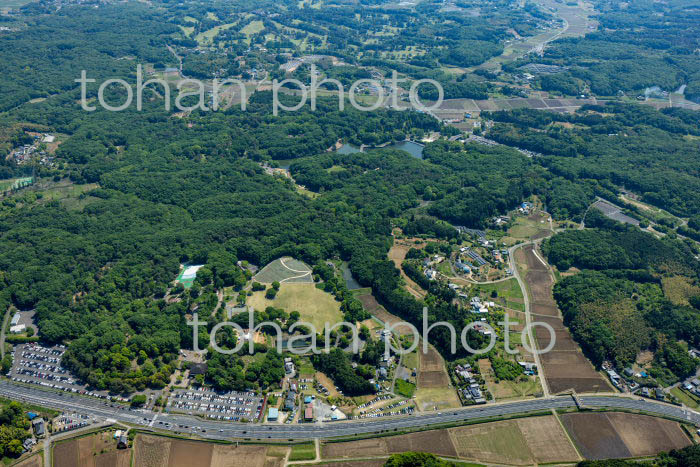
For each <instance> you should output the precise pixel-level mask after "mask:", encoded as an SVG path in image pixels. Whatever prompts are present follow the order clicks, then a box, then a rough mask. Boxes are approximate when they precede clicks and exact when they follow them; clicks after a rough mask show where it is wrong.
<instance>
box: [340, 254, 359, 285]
mask: <svg viewBox="0 0 700 467" xmlns="http://www.w3.org/2000/svg"><path fill="white" fill-rule="evenodd" d="M340 272H342V273H343V279H345V285H347V287H348V290H357V289H361V288H362V286H361V285H360V283H359V282H357V280H355V278H354V277H353V275H352V272H351V271H350V266H348V263H347V262H345V261H343V264H341V265H340Z"/></svg>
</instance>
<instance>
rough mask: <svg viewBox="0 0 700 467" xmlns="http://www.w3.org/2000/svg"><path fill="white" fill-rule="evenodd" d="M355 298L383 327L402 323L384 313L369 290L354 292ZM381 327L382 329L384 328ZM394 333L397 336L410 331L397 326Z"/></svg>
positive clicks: (397, 318)
mask: <svg viewBox="0 0 700 467" xmlns="http://www.w3.org/2000/svg"><path fill="white" fill-rule="evenodd" d="M355 298H357V299H358V300H359V301H360V302H361V303H362V306H363V307H364V309H365V310H367V312H369V313H370V314H371V315H372V316H374V317H375V318H377V319H378V320H379V321H381V322H382V323H384V325H385V326H391V325H393V324H396V323H401V322H403V320H402V319H401V318H399V317H398V316H395V315H392V314H391V313H389V312H388V311H386V309H385V308H384V307H383V306H381V305H380V304H379V302H378V301H377V299H376V298H374V295H372V291H371V290H370V289H360V290H358V291H355ZM381 327H382V328H383V327H384V326H381ZM394 331H395V332H397V333H398V334H399V335H408V334H410V330H409V329H408V328H407V327H406V326H397V327H395V328H394Z"/></svg>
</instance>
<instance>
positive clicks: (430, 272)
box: [423, 255, 445, 281]
mask: <svg viewBox="0 0 700 467" xmlns="http://www.w3.org/2000/svg"><path fill="white" fill-rule="evenodd" d="M443 261H445V257H444V256H440V255H435V256H433V257H432V258H425V259H424V260H423V274H425V277H427V278H428V280H431V281H434V280H435V279H437V274H438V272H437V270H436V269H435V267H436V266H437V265H438V264H440V263H442V262H443Z"/></svg>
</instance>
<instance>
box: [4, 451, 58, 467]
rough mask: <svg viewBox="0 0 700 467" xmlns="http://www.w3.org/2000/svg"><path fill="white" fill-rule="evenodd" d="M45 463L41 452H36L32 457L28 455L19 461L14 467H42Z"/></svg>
mask: <svg viewBox="0 0 700 467" xmlns="http://www.w3.org/2000/svg"><path fill="white" fill-rule="evenodd" d="M43 465H44V464H43V461H42V459H41V456H40V455H39V454H35V455H33V456H32V457H28V458H26V459H24V460H23V461H20V462H18V463H17V464H15V466H14V467H42V466H43ZM54 465H55V464H54Z"/></svg>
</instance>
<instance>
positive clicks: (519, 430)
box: [449, 416, 579, 465]
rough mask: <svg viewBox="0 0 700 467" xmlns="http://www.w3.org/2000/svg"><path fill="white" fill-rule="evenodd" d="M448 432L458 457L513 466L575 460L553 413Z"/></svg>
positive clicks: (572, 451) (572, 450)
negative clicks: (551, 414) (546, 415)
mask: <svg viewBox="0 0 700 467" xmlns="http://www.w3.org/2000/svg"><path fill="white" fill-rule="evenodd" d="M521 422H522V423H521ZM449 432H450V436H451V437H452V439H453V441H454V444H455V446H456V448H457V452H458V455H459V457H460V458H462V459H468V460H473V461H482V462H489V463H499V464H514V465H532V464H534V463H543V462H556V461H560V462H561V461H576V460H579V456H578V454H577V453H576V449H574V447H573V446H572V445H571V443H570V442H569V440H568V438H567V437H566V434H565V433H564V430H563V429H562V428H561V425H559V422H558V421H557V420H556V418H554V416H548V417H534V418H532V419H523V420H508V421H504V422H493V423H484V424H480V425H474V426H468V427H460V428H452V429H450V430H449Z"/></svg>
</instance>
